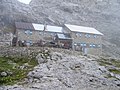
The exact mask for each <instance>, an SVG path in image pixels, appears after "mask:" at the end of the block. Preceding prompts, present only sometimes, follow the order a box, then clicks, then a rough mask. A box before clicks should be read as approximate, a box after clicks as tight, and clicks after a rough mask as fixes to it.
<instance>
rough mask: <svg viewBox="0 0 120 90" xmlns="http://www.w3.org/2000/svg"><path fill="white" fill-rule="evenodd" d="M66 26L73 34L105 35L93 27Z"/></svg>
mask: <svg viewBox="0 0 120 90" xmlns="http://www.w3.org/2000/svg"><path fill="white" fill-rule="evenodd" d="M65 26H66V27H67V28H68V29H69V30H70V31H72V32H81V33H90V34H98V35H103V34H102V33H101V32H99V31H98V30H96V29H95V28H91V27H84V26H77V25H70V24H65Z"/></svg>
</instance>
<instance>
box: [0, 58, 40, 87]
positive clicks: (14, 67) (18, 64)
mask: <svg viewBox="0 0 120 90" xmlns="http://www.w3.org/2000/svg"><path fill="white" fill-rule="evenodd" d="M37 64H38V62H37V60H35V57H32V58H30V57H28V56H24V57H0V85H12V84H15V83H17V82H19V81H22V80H23V79H24V78H26V76H27V74H28V72H29V71H31V70H32V69H33V67H35V66H36V65H37ZM2 72H5V73H6V74H7V75H6V76H2V75H1V73H2Z"/></svg>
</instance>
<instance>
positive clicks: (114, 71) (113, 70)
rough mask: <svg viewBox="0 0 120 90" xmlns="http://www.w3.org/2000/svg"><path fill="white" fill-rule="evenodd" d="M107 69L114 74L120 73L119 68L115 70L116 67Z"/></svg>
mask: <svg viewBox="0 0 120 90" xmlns="http://www.w3.org/2000/svg"><path fill="white" fill-rule="evenodd" d="M109 71H110V72H112V73H114V74H120V70H117V69H109Z"/></svg>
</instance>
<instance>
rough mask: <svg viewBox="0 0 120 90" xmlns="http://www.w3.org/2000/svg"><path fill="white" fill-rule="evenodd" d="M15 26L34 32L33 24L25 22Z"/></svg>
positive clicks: (17, 23)
mask: <svg viewBox="0 0 120 90" xmlns="http://www.w3.org/2000/svg"><path fill="white" fill-rule="evenodd" d="M15 26H16V28H17V29H31V30H34V27H33V25H32V23H24V22H15Z"/></svg>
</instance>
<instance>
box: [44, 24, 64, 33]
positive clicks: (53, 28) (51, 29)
mask: <svg viewBox="0 0 120 90" xmlns="http://www.w3.org/2000/svg"><path fill="white" fill-rule="evenodd" d="M46 29H47V30H46V31H49V32H57V33H62V32H63V29H62V27H58V26H50V25H47V28H46Z"/></svg>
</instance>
